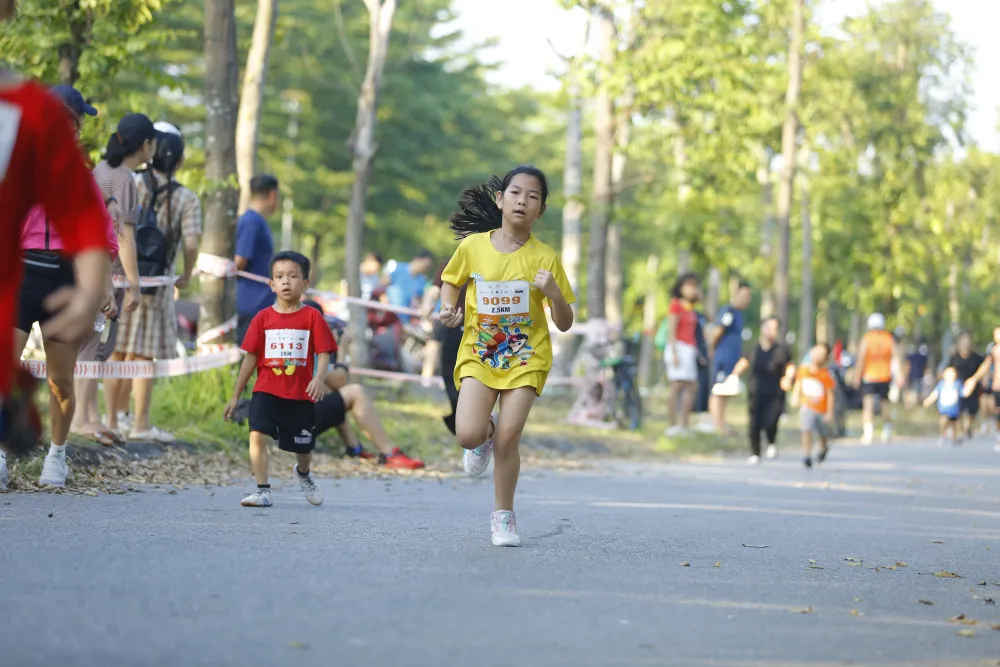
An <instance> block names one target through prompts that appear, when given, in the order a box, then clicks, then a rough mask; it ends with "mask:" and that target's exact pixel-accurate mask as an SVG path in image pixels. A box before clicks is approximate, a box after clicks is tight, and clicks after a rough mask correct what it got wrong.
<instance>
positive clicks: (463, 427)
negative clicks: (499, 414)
mask: <svg viewBox="0 0 1000 667" xmlns="http://www.w3.org/2000/svg"><path fill="white" fill-rule="evenodd" d="M499 394H500V392H498V391H497V390H496V389H491V388H490V387H487V386H486V385H484V384H483V383H482V382H480V381H479V380H477V379H475V378H465V379H464V380H462V391H461V392H460V393H459V395H458V412H457V413H456V419H455V431H456V435H457V436H458V444H460V445H461V446H462V447H463V448H464V449H475V448H476V447H479V446H480V445H482V444H483V443H484V442H486V440H488V439H489V437H490V435H491V434H490V428H491V426H490V423H491V422H490V414H491V413H492V412H493V407H494V406H495V405H496V402H497V396H498V395H499Z"/></svg>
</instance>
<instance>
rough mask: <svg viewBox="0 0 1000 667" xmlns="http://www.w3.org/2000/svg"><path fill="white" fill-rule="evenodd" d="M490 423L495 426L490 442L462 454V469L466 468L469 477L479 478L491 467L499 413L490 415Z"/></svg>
mask: <svg viewBox="0 0 1000 667" xmlns="http://www.w3.org/2000/svg"><path fill="white" fill-rule="evenodd" d="M490 423H491V424H493V435H491V436H490V438H489V440H487V441H486V442H484V443H483V444H481V445H480V446H478V447H476V448H475V449H467V450H465V453H464V454H462V467H463V468H465V474H466V476H467V477H479V476H480V475H482V474H483V472H484V471H485V470H486V468H487V467H488V466H489V465H490V456H491V455H492V454H493V442H494V440H495V439H496V434H497V413H495V412H494V413H493V414H492V415H490Z"/></svg>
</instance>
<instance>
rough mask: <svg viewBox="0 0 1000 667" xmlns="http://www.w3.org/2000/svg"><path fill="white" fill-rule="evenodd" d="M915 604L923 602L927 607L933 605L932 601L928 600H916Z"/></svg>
mask: <svg viewBox="0 0 1000 667" xmlns="http://www.w3.org/2000/svg"><path fill="white" fill-rule="evenodd" d="M917 604H925V605H927V606H928V607H929V606H931V605H933V604H934V603H933V602H931V601H930V600H917Z"/></svg>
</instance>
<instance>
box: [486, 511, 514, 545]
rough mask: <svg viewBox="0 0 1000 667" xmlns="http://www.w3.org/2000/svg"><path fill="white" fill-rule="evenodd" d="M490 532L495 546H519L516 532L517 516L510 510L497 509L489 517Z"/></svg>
mask: <svg viewBox="0 0 1000 667" xmlns="http://www.w3.org/2000/svg"><path fill="white" fill-rule="evenodd" d="M490 532H491V533H492V535H493V546H495V547H519V546H521V538H520V537H519V536H518V534H517V517H516V516H514V513H513V512H512V511H510V510H499V511H496V512H494V513H493V515H492V516H491V517H490Z"/></svg>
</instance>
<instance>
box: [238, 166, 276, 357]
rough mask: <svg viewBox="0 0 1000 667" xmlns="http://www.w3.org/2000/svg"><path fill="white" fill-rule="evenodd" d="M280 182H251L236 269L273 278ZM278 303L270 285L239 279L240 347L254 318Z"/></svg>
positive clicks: (272, 179)
mask: <svg viewBox="0 0 1000 667" xmlns="http://www.w3.org/2000/svg"><path fill="white" fill-rule="evenodd" d="M279 198H280V195H279V193H278V179H277V178H275V177H274V176H271V175H270V174H258V175H257V176H254V177H253V178H252V179H250V207H249V208H247V210H246V212H245V213H244V214H243V215H241V216H240V219H239V220H238V221H237V223H236V257H235V259H234V261H235V262H236V268H238V269H239V270H240V271H246V272H248V273H254V274H257V275H258V276H261V277H262V278H265V279H267V280H270V278H271V256H272V255H274V237H273V236H271V228H270V227H269V226H268V224H267V216H269V215H273V214H274V212H275V211H277V210H278V200H279ZM273 303H274V292H272V291H271V286H270V284H268V282H263V283H261V282H257V281H255V280H250V279H248V278H237V279H236V317H237V324H236V344H237V345H240V344H242V343H243V337H244V336H246V333H247V329H248V328H249V327H250V321H251V320H253V318H254V315H256V314H257V313H259V312H260V311H262V310H264V309H265V308H267V307H268V306H270V305H271V304H273Z"/></svg>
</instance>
